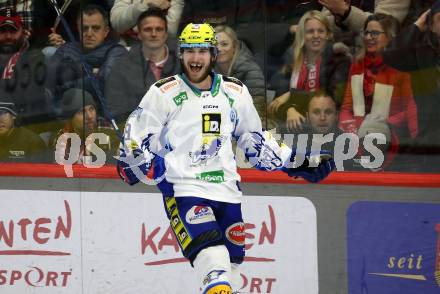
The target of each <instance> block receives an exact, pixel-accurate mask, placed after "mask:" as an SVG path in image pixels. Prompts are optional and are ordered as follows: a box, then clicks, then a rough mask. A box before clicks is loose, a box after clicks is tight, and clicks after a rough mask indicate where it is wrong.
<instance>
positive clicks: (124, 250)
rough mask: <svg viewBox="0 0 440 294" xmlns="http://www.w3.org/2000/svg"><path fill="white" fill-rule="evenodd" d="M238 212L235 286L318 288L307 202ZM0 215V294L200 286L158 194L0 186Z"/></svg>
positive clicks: (284, 201)
mask: <svg viewBox="0 0 440 294" xmlns="http://www.w3.org/2000/svg"><path fill="white" fill-rule="evenodd" d="M243 213H244V214H245V215H246V224H245V231H246V247H247V249H248V250H247V256H246V261H245V262H244V264H243V267H242V274H241V278H242V290H243V291H244V292H249V293H288V292H289V291H290V290H291V287H292V285H295V288H296V289H297V290H298V291H299V293H316V294H317V293H318V267H317V231H316V211H315V208H314V206H313V204H312V203H311V202H310V201H309V200H307V199H305V198H302V197H292V198H290V197H289V198H287V197H264V196H250V197H246V198H245V199H244V203H243ZM0 216H1V218H0V290H1V291H0V292H1V293H5V294H15V293H17V294H19V293H45V294H46V293H66V294H78V293H90V294H96V293H108V294H112V293H114V294H120V293H164V294H165V293H197V292H200V291H197V290H198V287H197V283H196V280H195V276H194V273H193V269H192V268H191V266H190V265H189V263H188V262H187V261H186V260H185V259H183V258H182V256H181V252H180V249H179V247H178V244H177V241H176V239H175V237H174V235H173V233H172V231H171V229H170V227H169V223H168V220H167V219H166V216H165V213H164V211H163V203H162V197H161V195H159V194H157V193H156V194H155V193H112V192H74V191H70V192H63V191H23V190H15V191H11V190H0ZM296 239H298V240H301V241H300V242H297V241H295V240H296Z"/></svg>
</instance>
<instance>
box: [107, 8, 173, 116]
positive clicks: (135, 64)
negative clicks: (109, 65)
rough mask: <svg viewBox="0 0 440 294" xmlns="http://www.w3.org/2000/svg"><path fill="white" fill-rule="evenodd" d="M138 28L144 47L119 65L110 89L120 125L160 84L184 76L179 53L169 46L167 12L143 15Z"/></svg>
mask: <svg viewBox="0 0 440 294" xmlns="http://www.w3.org/2000/svg"><path fill="white" fill-rule="evenodd" d="M137 28H138V38H139V39H140V40H141V43H140V44H136V45H134V46H133V47H132V48H131V49H130V52H129V53H128V55H127V56H124V57H123V58H121V59H120V60H119V61H118V62H117V63H116V64H115V66H114V68H113V70H112V71H111V73H110V75H109V77H108V83H107V85H106V97H107V103H108V106H109V109H110V111H111V112H112V113H113V115H115V117H116V121H117V122H118V123H125V120H126V119H127V117H128V116H129V115H130V113H131V112H132V110H133V109H135V108H136V106H137V105H139V102H140V101H141V99H142V97H143V96H144V95H145V93H146V91H147V90H148V89H149V88H150V86H151V85H153V84H154V83H155V82H156V81H157V80H160V79H162V78H164V77H167V76H170V75H174V74H176V73H178V72H180V61H179V58H178V55H177V53H176V52H175V51H174V49H173V48H168V46H167V45H166V41H167V39H168V33H167V19H166V18H165V15H164V13H163V11H161V10H159V9H149V10H146V11H144V12H142V13H141V14H140V15H139V19H138V24H137Z"/></svg>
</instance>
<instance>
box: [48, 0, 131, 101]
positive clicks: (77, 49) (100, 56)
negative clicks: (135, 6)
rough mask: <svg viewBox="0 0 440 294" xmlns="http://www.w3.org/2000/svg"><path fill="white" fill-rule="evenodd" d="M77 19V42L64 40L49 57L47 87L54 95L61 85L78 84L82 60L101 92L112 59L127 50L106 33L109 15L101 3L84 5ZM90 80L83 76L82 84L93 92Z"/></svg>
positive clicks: (57, 94)
mask: <svg viewBox="0 0 440 294" xmlns="http://www.w3.org/2000/svg"><path fill="white" fill-rule="evenodd" d="M81 20H82V21H81ZM77 21H78V27H79V31H80V32H81V43H78V42H67V43H66V44H64V45H62V46H61V47H60V48H58V49H57V51H56V52H55V54H54V55H53V56H52V58H51V59H50V73H51V74H52V76H51V79H50V88H51V90H52V91H53V93H54V95H55V98H56V99H59V97H60V93H62V92H63V91H64V90H65V89H68V88H74V87H80V86H81V84H82V81H83V79H82V78H83V75H84V72H83V65H82V64H81V62H82V61H84V62H85V66H87V67H88V69H89V71H90V72H91V73H93V74H94V75H95V77H96V79H97V81H98V87H99V88H100V90H101V91H102V92H104V86H105V80H106V78H107V76H108V74H109V73H110V70H111V68H112V66H113V65H114V63H115V61H116V60H117V59H118V58H120V57H122V56H124V55H126V54H127V50H126V49H125V48H124V47H123V46H121V45H119V44H118V43H117V41H116V40H113V39H111V38H108V37H107V36H108V35H109V33H110V27H109V19H108V15H107V13H106V11H105V10H104V9H103V8H102V7H100V6H97V5H88V6H86V7H85V8H84V9H83V10H82V19H81V15H79V17H78V19H77ZM91 83H92V81H91V80H90V79H88V78H87V77H86V78H85V79H84V87H86V89H87V90H88V91H90V92H92V93H93V94H94V95H95V94H96V93H95V92H94V88H93V86H92V84H91Z"/></svg>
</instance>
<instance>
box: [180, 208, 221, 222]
mask: <svg viewBox="0 0 440 294" xmlns="http://www.w3.org/2000/svg"><path fill="white" fill-rule="evenodd" d="M185 219H186V222H187V223H189V224H193V225H196V224H202V223H208V222H212V221H215V216H214V212H213V211H212V209H211V207H209V206H201V205H198V206H193V207H192V208H191V209H190V210H188V212H187V213H186V216H185Z"/></svg>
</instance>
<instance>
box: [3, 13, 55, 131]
mask: <svg viewBox="0 0 440 294" xmlns="http://www.w3.org/2000/svg"><path fill="white" fill-rule="evenodd" d="M46 77H47V69H46V65H45V62H44V56H43V54H42V53H41V52H40V51H39V50H31V49H29V42H28V40H27V37H26V35H25V32H24V23H23V20H22V18H21V17H20V16H19V15H18V14H16V13H15V12H14V11H5V10H2V11H1V14H0V92H1V95H6V96H7V97H9V98H11V99H12V101H13V102H14V103H15V106H16V108H17V113H19V114H20V118H21V121H22V124H25V125H27V126H28V127H30V126H31V124H32V127H33V128H35V130H36V131H37V129H39V128H40V126H38V127H37V124H38V125H41V124H40V123H43V122H44V123H45V122H47V121H48V118H49V114H50V109H49V108H48V106H47V103H46V96H45V83H46ZM38 131H40V130H38Z"/></svg>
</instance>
